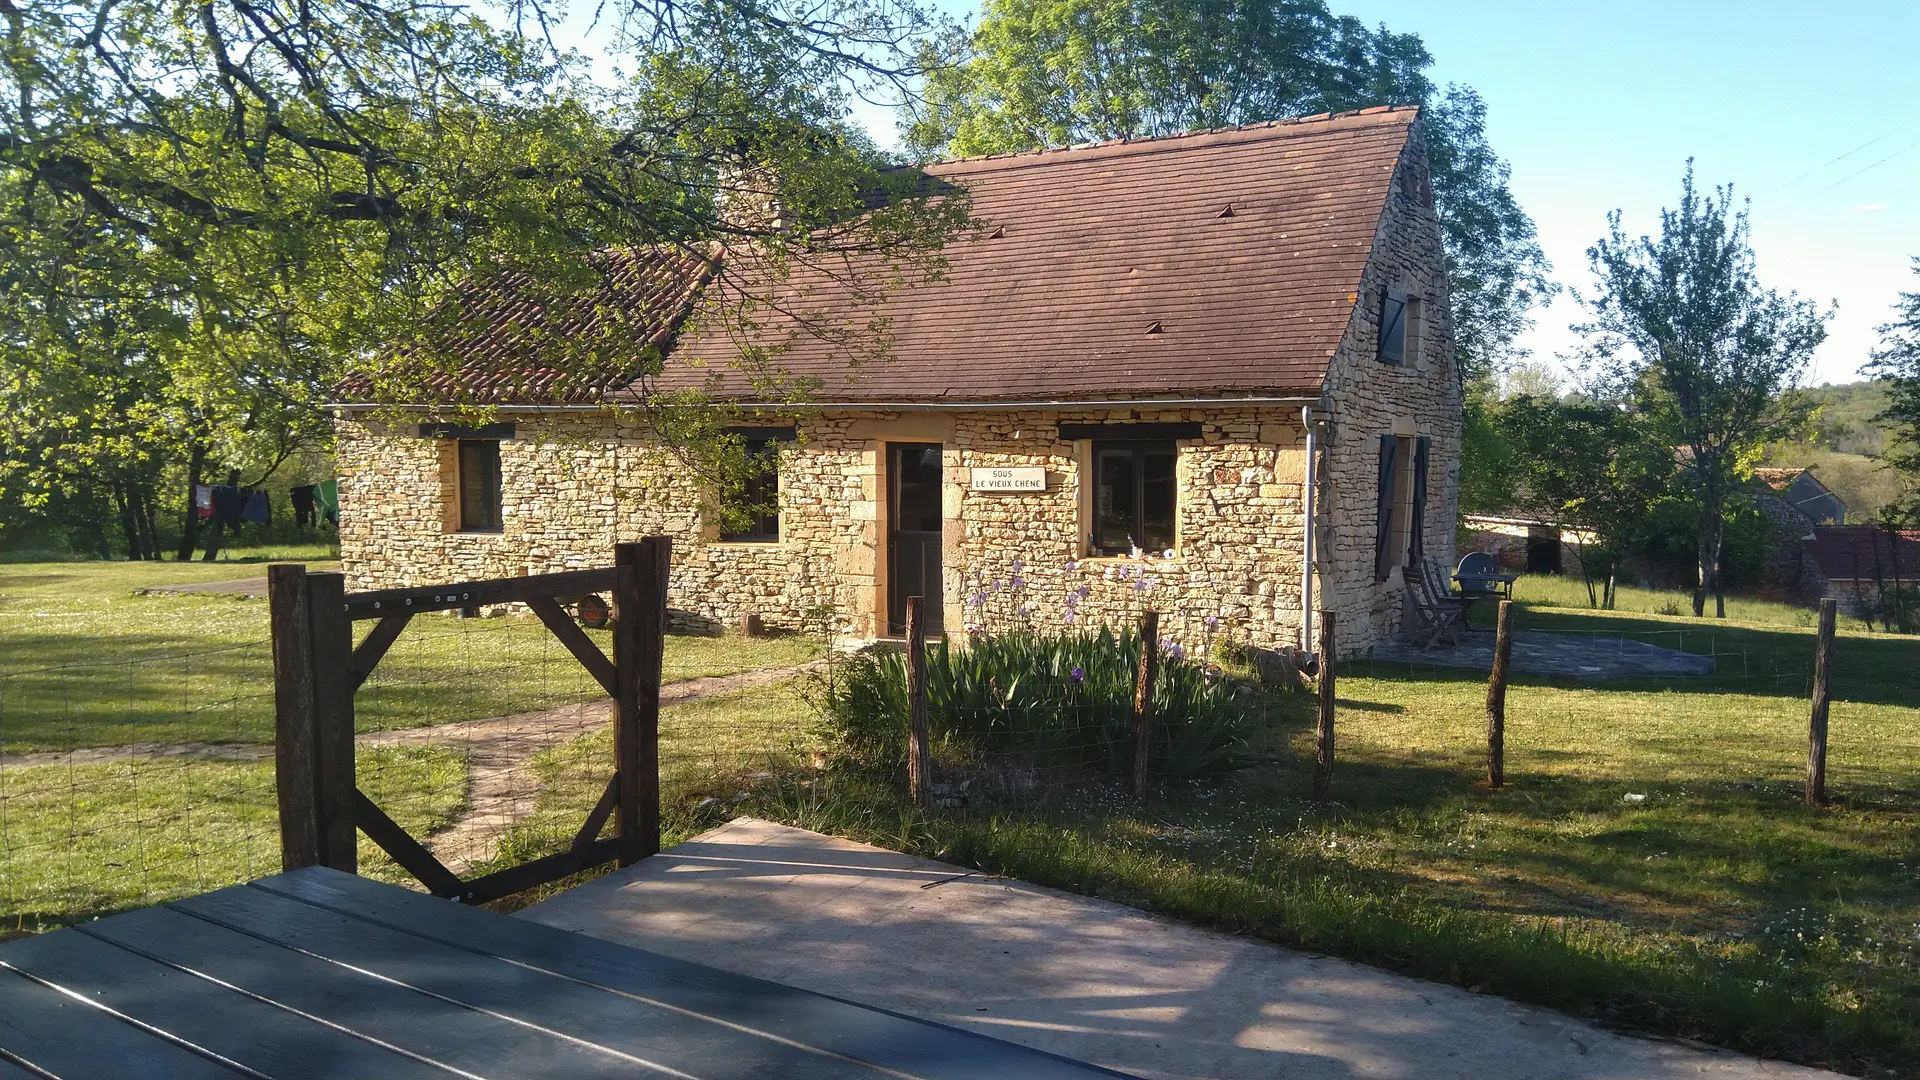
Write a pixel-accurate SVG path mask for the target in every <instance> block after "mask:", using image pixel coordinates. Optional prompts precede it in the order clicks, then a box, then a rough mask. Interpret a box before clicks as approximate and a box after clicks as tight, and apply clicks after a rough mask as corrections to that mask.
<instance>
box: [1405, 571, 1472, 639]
mask: <svg viewBox="0 0 1920 1080" xmlns="http://www.w3.org/2000/svg"><path fill="white" fill-rule="evenodd" d="M1403 573H1404V576H1405V578H1406V581H1407V600H1408V605H1407V606H1408V609H1409V610H1410V611H1411V612H1412V614H1413V617H1414V619H1415V620H1416V621H1417V622H1418V625H1417V626H1413V627H1410V628H1408V636H1409V637H1413V638H1418V637H1419V636H1420V635H1421V634H1425V635H1426V640H1425V641H1423V642H1421V644H1420V651H1421V652H1426V651H1428V650H1429V649H1432V648H1433V647H1434V646H1435V645H1438V644H1439V643H1440V639H1441V638H1446V639H1447V643H1448V644H1450V645H1458V644H1460V630H1459V628H1460V626H1461V625H1462V620H1464V619H1465V618H1466V614H1467V605H1468V604H1471V603H1472V602H1473V601H1472V600H1470V599H1468V598H1466V597H1462V596H1455V595H1453V590H1452V589H1449V588H1447V583H1446V582H1447V571H1446V569H1445V568H1443V567H1442V566H1440V564H1438V563H1436V562H1434V561H1433V560H1431V559H1421V560H1419V563H1418V565H1417V566H1409V567H1407V568H1406V569H1405V571H1404V572H1403Z"/></svg>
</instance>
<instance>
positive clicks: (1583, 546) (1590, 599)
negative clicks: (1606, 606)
mask: <svg viewBox="0 0 1920 1080" xmlns="http://www.w3.org/2000/svg"><path fill="white" fill-rule="evenodd" d="M1556 527H1557V526H1556ZM1573 552H1574V555H1573V557H1574V558H1575V559H1576V560H1578V561H1579V563H1580V583H1581V584H1582V585H1585V586H1586V587H1587V606H1588V607H1599V606H1600V600H1599V598H1598V597H1596V596H1594V594H1593V571H1591V570H1590V569H1588V567H1587V541H1586V538H1585V537H1584V536H1582V535H1580V533H1579V532H1577V531H1576V532H1575V533H1574V534H1573Z"/></svg>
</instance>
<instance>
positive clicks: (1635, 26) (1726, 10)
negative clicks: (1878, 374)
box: [1333, 0, 1920, 382]
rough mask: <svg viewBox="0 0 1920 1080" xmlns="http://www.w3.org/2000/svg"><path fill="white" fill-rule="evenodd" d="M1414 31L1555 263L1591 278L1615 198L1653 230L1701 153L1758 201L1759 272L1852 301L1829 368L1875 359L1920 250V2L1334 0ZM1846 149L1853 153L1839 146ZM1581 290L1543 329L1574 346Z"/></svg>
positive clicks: (1700, 167)
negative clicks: (1479, 101) (1482, 106)
mask: <svg viewBox="0 0 1920 1080" xmlns="http://www.w3.org/2000/svg"><path fill="white" fill-rule="evenodd" d="M1333 6H1334V7H1335V10H1338V11H1344V12H1347V13H1351V14H1353V15H1356V16H1359V17H1360V18H1362V19H1365V20H1366V21H1368V22H1370V23H1380V22H1384V23H1386V24H1387V25H1388V26H1390V27H1392V28H1394V29H1396V30H1413V31H1417V32H1418V33H1419V34H1420V35H1421V37H1422V38H1424V39H1425V41H1426V43H1427V49H1428V51H1429V52H1431V53H1432V54H1433V56H1434V66H1433V69H1432V74H1433V77H1434V79H1435V81H1436V82H1440V83H1446V82H1449V81H1453V82H1463V83H1467V84H1469V85H1471V86H1473V87H1474V88H1476V89H1478V90H1479V91H1480V93H1481V96H1482V97H1484V98H1485V99H1486V102H1487V107H1488V112H1489V116H1488V137H1489V139H1490V141H1491V142H1492V143H1493V145H1494V147H1495V148H1496V149H1497V150H1498V151H1499V152H1500V153H1501V155H1502V156H1504V157H1505V158H1506V159H1507V160H1508V161H1509V162H1510V163H1511V164H1512V165H1513V181H1512V185H1513V191H1514V194H1515V196H1516V197H1518V198H1519V200H1520V203H1521V205H1522V206H1524V207H1525V208H1526V209H1527V211H1528V213H1530V214H1532V215H1533V218H1534V221H1535V222H1536V223H1537V224H1538V225H1539V227H1540V242H1541V246H1542V247H1544V248H1545V249H1546V252H1547V255H1548V257H1549V258H1551V259H1552V260H1553V262H1554V270H1555V276H1556V277H1557V278H1558V279H1559V280H1561V281H1562V282H1564V283H1566V284H1568V285H1571V286H1573V287H1575V288H1585V287H1587V286H1588V285H1589V283H1590V282H1591V278H1590V276H1589V275H1588V272H1587V260H1586V249H1587V247H1588V245H1590V244H1592V243H1593V241H1594V240H1596V239H1598V238H1599V236H1600V235H1601V233H1602V232H1603V231H1604V229H1605V215H1606V212H1607V211H1608V210H1611V209H1615V208H1618V209H1620V210H1622V211H1624V212H1625V215H1626V224H1627V227H1628V228H1629V229H1630V230H1632V231H1633V232H1634V233H1635V234H1636V235H1637V234H1638V233H1639V232H1643V231H1647V230H1651V229H1652V228H1654V227H1655V225H1656V224H1657V221H1658V219H1657V215H1658V213H1659V210H1660V208H1661V207H1662V206H1666V205H1671V204H1672V203H1673V202H1674V201H1675V200H1676V199H1677V198H1678V193H1679V186H1680V175H1681V172H1682V170H1683V169H1684V168H1685V164H1686V159H1687V158H1688V157H1689V156H1691V157H1693V158H1694V159H1695V169H1696V174H1697V176H1698V177H1699V179H1701V180H1702V181H1706V182H1711V183H1715V184H1719V183H1727V182H1732V183H1733V184H1734V185H1735V191H1736V193H1738V194H1742V195H1748V196H1751V197H1752V199H1753V246H1754V251H1755V253H1756V255H1757V256H1758V258H1759V263H1760V274H1761V280H1762V281H1764V282H1766V283H1767V284H1770V285H1772V286H1774V287H1776V288H1781V289H1795V290H1798V291H1799V292H1800V293H1801V294H1802V295H1804V296H1810V297H1814V298H1817V299H1819V300H1820V301H1821V302H1822V303H1825V302H1826V301H1828V300H1837V301H1838V302H1839V305H1840V308H1839V312H1838V314H1837V315H1836V317H1835V319H1834V322H1833V323H1832V324H1831V328H1830V329H1831V333H1830V336H1829V338H1828V341H1827V343H1826V344H1825V345H1824V346H1822V348H1821V350H1820V352H1819V354H1818V355H1817V356H1816V357H1815V361H1814V371H1813V381H1816V382H1818V381H1843V380H1845V379H1848V378H1851V377H1852V376H1853V374H1854V371H1855V369H1856V368H1858V367H1859V365H1860V364H1861V363H1863V362H1865V360H1866V359H1867V352H1868V351H1869V350H1870V349H1871V348H1872V347H1873V345H1874V342H1875V341H1876V340H1877V335H1876V334H1875V333H1874V330H1873V328H1874V327H1875V326H1877V325H1879V324H1881V323H1883V322H1885V321H1887V319H1888V318H1889V316H1890V314H1891V311H1890V309H1891V305H1892V304H1893V302H1894V300H1895V298H1896V294H1897V293H1898V292H1900V291H1901V290H1902V289H1908V290H1912V289H1916V288H1920V278H1916V277H1915V276H1914V275H1913V274H1912V273H1911V271H1910V270H1909V269H1908V266H1909V262H1908V260H1909V257H1910V256H1915V255H1920V95H1916V94H1915V89H1916V83H1915V69H1916V66H1917V65H1916V60H1917V59H1920V45H1916V42H1917V41H1920V3H1915V2H1914V0H1880V2H1873V0H1838V2H1829V3H1803V2H1780V0H1776V2H1767V0H1749V2H1746V3H1730V2H1720V0H1716V2H1700V0H1667V2H1661V3H1656V2H1648V0H1624V2H1623V0H1611V2H1609V3H1605V4H1597V3H1581V4H1576V3H1566V2H1552V0H1549V2H1545V3H1541V2H1535V3H1485V2H1482V3H1467V2H1446V0H1425V2H1422V3H1413V2H1410V0H1335V3H1334V5H1333ZM1836 159H1838V160H1836ZM1579 314H1580V313H1579V309H1578V308H1577V307H1576V306H1575V305H1574V304H1573V303H1572V302H1571V301H1570V300H1568V299H1562V300H1561V301H1560V302H1558V303H1556V304H1555V305H1554V306H1553V307H1551V308H1549V309H1547V310H1546V311H1544V312H1541V313H1540V314H1539V316H1538V320H1537V321H1538V325H1537V326H1536V328H1535V329H1534V331H1533V332H1532V333H1531V334H1529V335H1528V338H1527V344H1528V345H1530V346H1531V347H1532V348H1533V350H1534V352H1535V354H1536V355H1537V356H1540V357H1543V358H1544V357H1550V356H1552V355H1553V354H1555V353H1556V352H1559V351H1562V350H1565V349H1568V348H1570V347H1571V346H1572V345H1573V344H1574V342H1575V339H1574V336H1573V335H1572V334H1570V333H1569V332H1568V331H1567V324H1568V323H1569V322H1572V321H1574V320H1575V319H1577V318H1578V317H1579Z"/></svg>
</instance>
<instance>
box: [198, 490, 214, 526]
mask: <svg viewBox="0 0 1920 1080" xmlns="http://www.w3.org/2000/svg"><path fill="white" fill-rule="evenodd" d="M193 512H194V516H195V517H203V518H210V517H212V516H213V488H212V487H211V486H209V485H207V484H195V485H193Z"/></svg>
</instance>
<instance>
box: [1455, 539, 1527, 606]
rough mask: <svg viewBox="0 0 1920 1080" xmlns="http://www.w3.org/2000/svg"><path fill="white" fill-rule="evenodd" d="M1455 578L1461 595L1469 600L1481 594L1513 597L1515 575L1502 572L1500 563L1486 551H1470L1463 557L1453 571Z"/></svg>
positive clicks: (1505, 598) (1503, 598)
mask: <svg viewBox="0 0 1920 1080" xmlns="http://www.w3.org/2000/svg"><path fill="white" fill-rule="evenodd" d="M1453 580H1455V581H1457V582H1459V583H1460V595H1461V596H1463V597H1466V598H1467V599H1469V600H1471V599H1475V598H1477V597H1481V596H1498V597H1499V598H1500V599H1502V600H1511V599H1513V583H1514V580H1515V576H1514V575H1513V574H1503V573H1501V572H1500V564H1499V563H1498V562H1496V561H1495V560H1494V558H1493V556H1492V555H1491V554H1489V553H1487V552H1485V551H1475V552H1470V553H1468V554H1467V556H1466V557H1465V558H1463V559H1461V560H1460V567H1459V569H1457V570H1455V571H1454V572H1453ZM1449 591H1451V590H1449Z"/></svg>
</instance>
